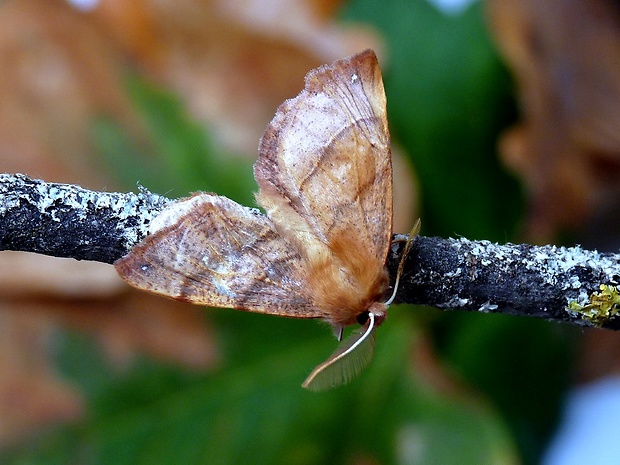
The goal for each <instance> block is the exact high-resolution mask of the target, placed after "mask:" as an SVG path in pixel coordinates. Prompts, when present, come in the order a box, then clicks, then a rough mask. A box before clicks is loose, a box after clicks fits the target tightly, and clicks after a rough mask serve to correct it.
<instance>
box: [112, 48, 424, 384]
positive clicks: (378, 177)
mask: <svg viewBox="0 0 620 465" xmlns="http://www.w3.org/2000/svg"><path fill="white" fill-rule="evenodd" d="M254 176H255V178H256V181H257V182H258V186H259V192H258V193H257V194H256V202H257V203H258V205H259V206H260V207H262V208H263V209H264V211H265V214H262V213H260V211H258V210H257V209H255V208H248V207H245V206H242V205H240V204H238V203H236V202H234V201H232V200H230V199H228V198H226V197H223V196H218V195H215V194H208V193H198V194H195V195H193V196H192V197H190V198H187V199H182V200H180V201H177V202H175V203H173V204H172V205H170V206H169V207H167V208H166V209H165V210H164V211H163V212H162V213H161V214H160V215H159V216H158V217H157V218H156V219H155V221H154V222H153V224H152V225H151V228H150V234H149V235H148V236H147V237H146V238H145V239H144V240H143V241H142V242H141V243H139V244H138V245H136V246H135V247H134V248H133V249H132V250H131V251H130V252H129V254H127V255H126V256H124V257H123V258H121V259H120V260H118V261H117V262H116V263H115V267H116V269H117V270H118V272H119V273H120V275H121V276H122V277H123V278H124V279H125V280H126V281H127V282H128V283H129V284H131V285H133V286H135V287H137V288H140V289H144V290H147V291H150V292H153V293H156V294H160V295H163V296H168V297H172V298H174V299H178V300H182V301H185V302H191V303H194V304H200V305H207V306H212V307H228V308H234V309H238V310H245V311H251V312H259V313H265V314H271V315H279V316H284V317H293V318H321V319H323V320H325V321H326V322H328V323H329V324H330V325H331V326H332V327H333V328H334V330H335V333H336V334H337V335H338V338H339V340H340V339H341V338H342V330H343V328H344V327H345V326H348V325H352V324H355V323H359V324H361V325H362V329H361V331H360V332H355V333H354V334H353V335H352V336H351V337H350V338H349V339H347V340H346V341H344V342H342V343H341V346H340V347H339V348H338V350H337V351H336V352H335V353H334V354H333V355H332V356H331V357H330V358H329V359H328V360H327V361H325V362H324V363H322V364H320V365H319V366H318V367H316V368H315V369H314V371H313V372H312V373H311V374H310V375H309V376H308V378H307V379H306V381H305V382H304V383H303V386H304V387H307V388H310V389H312V390H322V389H327V388H330V387H332V386H335V385H338V384H342V383H346V382H348V381H349V380H351V379H352V378H353V377H354V376H356V375H357V374H358V373H359V372H360V371H361V370H362V368H363V367H364V366H365V365H367V364H368V363H369V361H370V359H371V357H372V352H373V347H374V339H375V328H376V327H377V326H378V325H380V324H381V323H382V322H383V320H384V319H385V317H386V309H387V306H388V304H389V303H390V301H391V300H390V301H387V302H386V301H385V297H386V296H385V294H386V293H387V292H388V291H389V287H390V286H389V279H388V272H387V269H386V266H385V264H386V260H387V255H388V251H389V247H390V243H391V236H392V165H391V155H390V136H389V132H388V123H387V115H386V99H385V92H384V89H383V82H382V77H381V71H380V69H379V65H378V62H377V57H376V56H375V54H374V52H373V51H372V50H366V51H363V52H361V53H359V54H357V55H353V56H351V57H348V58H345V59H343V60H339V61H336V62H334V63H333V64H331V65H325V66H321V67H319V68H317V69H315V70H312V71H310V72H309V73H308V74H307V76H306V78H305V88H304V89H303V90H302V92H301V93H300V94H299V95H298V96H297V97H295V98H293V99H290V100H287V101H285V102H284V103H283V104H282V105H280V107H279V108H278V110H277V112H276V115H275V117H274V118H273V120H272V121H271V123H270V124H269V125H268V127H267V129H266V131H265V133H264V135H263V137H262V139H261V141H260V144H259V157H258V160H257V162H256V163H255V165H254ZM410 237H412V236H410ZM408 245H409V243H408ZM401 270H402V262H401Z"/></svg>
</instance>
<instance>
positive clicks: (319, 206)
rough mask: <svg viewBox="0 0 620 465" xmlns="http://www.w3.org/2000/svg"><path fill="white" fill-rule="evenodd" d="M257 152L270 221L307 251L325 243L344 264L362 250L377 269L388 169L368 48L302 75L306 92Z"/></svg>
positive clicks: (385, 233)
mask: <svg viewBox="0 0 620 465" xmlns="http://www.w3.org/2000/svg"><path fill="white" fill-rule="evenodd" d="M259 152H260V155H259V159H258V161H257V162H256V164H255V165H254V175H255V177H256V180H257V182H258V185H259V187H260V192H259V193H258V194H257V201H258V203H259V204H260V205H261V206H262V207H264V208H265V210H266V211H267V214H268V216H269V217H270V218H271V219H272V220H273V222H274V223H276V224H277V225H279V226H280V225H282V226H284V227H285V228H287V229H289V230H291V234H293V235H295V236H296V237H297V238H298V239H299V240H301V241H302V242H305V243H306V244H308V245H310V247H309V250H312V247H317V248H318V249H319V250H320V249H321V247H327V248H329V249H330V253H333V254H335V255H337V256H338V258H339V259H340V261H341V262H342V263H345V264H347V263H350V262H351V260H355V259H356V256H359V255H360V254H359V253H352V252H351V251H352V250H355V251H360V250H361V251H364V252H365V251H368V252H369V254H370V255H369V256H368V257H365V260H368V259H370V260H371V268H376V270H377V273H378V272H379V270H382V269H383V267H384V264H385V258H386V256H387V252H388V248H389V244H390V237H391V234H392V166H391V157H390V139H389V132H388V126H387V115H386V100H385V93H384V90H383V82H382V78H381V71H380V69H379V65H378V62H377V58H376V56H375V54H374V52H372V51H371V50H366V51H365V52H362V53H360V54H358V55H354V56H352V57H349V58H347V59H344V60H340V61H337V62H335V63H333V64H332V65H328V66H322V67H320V68H318V69H316V70H313V71H311V72H310V73H308V75H307V76H306V80H305V88H304V90H303V91H302V92H301V93H300V94H299V95H298V96H297V97H295V98H293V99H291V100H287V101H286V102H284V103H283V104H282V105H281V106H280V107H279V108H278V111H277V113H276V116H275V117H274V119H273V120H272V121H271V123H270V124H269V126H268V127H267V130H266V131H265V134H264V135H263V138H262V139H261V143H260V147H259ZM345 238H346V240H345ZM345 242H346V243H347V247H344V246H343V243H345ZM364 264H365V266H368V262H367V261H364ZM350 267H351V268H355V265H354V264H350Z"/></svg>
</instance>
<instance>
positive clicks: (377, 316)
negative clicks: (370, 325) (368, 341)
mask: <svg viewBox="0 0 620 465" xmlns="http://www.w3.org/2000/svg"><path fill="white" fill-rule="evenodd" d="M371 313H372V315H373V317H374V320H375V326H379V325H380V324H381V323H383V322H384V321H385V318H386V317H387V305H386V304H384V303H382V302H373V303H372V304H371V305H370V307H368V310H366V311H364V312H362V313H360V314H359V315H357V317H356V318H355V321H356V322H357V323H358V324H360V325H361V326H364V325H365V324H366V323H367V322H368V318H370V314H371Z"/></svg>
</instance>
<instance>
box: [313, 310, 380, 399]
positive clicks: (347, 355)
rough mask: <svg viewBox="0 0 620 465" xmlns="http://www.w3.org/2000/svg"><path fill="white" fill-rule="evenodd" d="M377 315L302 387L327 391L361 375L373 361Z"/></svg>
mask: <svg viewBox="0 0 620 465" xmlns="http://www.w3.org/2000/svg"><path fill="white" fill-rule="evenodd" d="M375 326H376V325H375V315H374V314H373V313H369V314H368V321H367V322H366V324H365V325H364V326H363V327H362V330H361V331H356V332H354V333H353V334H352V335H351V336H349V338H348V339H347V340H345V341H343V342H342V343H341V344H340V346H339V347H338V349H337V350H336V351H335V352H334V353H333V354H332V355H331V356H330V357H329V358H328V359H327V360H326V361H324V362H323V363H321V364H320V365H318V366H317V367H316V368H315V369H314V370H312V373H310V375H308V377H307V378H306V380H305V381H304V382H303V384H302V386H303V387H305V388H306V389H310V390H311V391H326V390H327V389H331V388H333V387H335V386H339V385H342V384H347V383H348V382H349V381H351V380H352V379H353V378H355V377H356V376H357V375H359V374H360V373H361V371H362V370H363V369H364V368H366V366H367V365H368V364H369V363H370V361H371V360H372V354H373V352H374V348H375Z"/></svg>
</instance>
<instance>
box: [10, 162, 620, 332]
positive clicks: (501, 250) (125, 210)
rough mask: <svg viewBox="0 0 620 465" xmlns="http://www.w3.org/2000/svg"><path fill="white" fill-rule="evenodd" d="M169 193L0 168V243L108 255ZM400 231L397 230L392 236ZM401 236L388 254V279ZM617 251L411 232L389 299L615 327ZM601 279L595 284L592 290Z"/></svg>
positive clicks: (125, 247) (115, 253)
mask: <svg viewBox="0 0 620 465" xmlns="http://www.w3.org/2000/svg"><path fill="white" fill-rule="evenodd" d="M169 202H171V200H169V199H166V198H164V197H161V196H159V195H156V194H152V193H150V192H148V191H147V190H146V189H141V190H140V192H139V193H138V194H132V193H127V194H122V193H105V192H95V191H90V190H86V189H82V188H81V187H78V186H73V185H68V184H56V183H46V182H44V181H40V180H34V179H31V178H29V177H27V176H24V175H8V174H3V175H0V250H21V251H28V252H35V253H40V254H45V255H52V256H56V257H71V258H75V259H77V260H93V261H99V262H104V263H113V262H114V261H115V260H117V259H119V258H120V257H122V256H123V255H125V254H126V253H127V252H128V251H129V250H130V249H131V247H133V246H134V245H135V244H137V243H138V242H140V241H141V240H142V239H144V237H146V235H147V233H148V227H149V224H150V222H151V221H152V220H153V218H155V217H156V216H157V215H158V214H159V212H161V211H162V210H163V208H164V207H165V206H166V205H167V204H168V203H169ZM400 239H402V236H401V237H400ZM403 248H404V242H403V241H402V240H401V241H395V242H394V243H393V246H392V250H391V252H390V256H389V257H388V268H389V270H390V275H391V276H392V279H393V278H394V276H395V274H396V270H397V268H398V263H399V260H400V255H401V252H402V250H403ZM619 282H620V254H609V253H607V254H605V253H599V252H596V251H588V250H583V249H581V248H580V247H571V248H564V247H555V246H542V247H538V246H533V245H527V244H521V245H515V244H505V245H498V244H493V243H490V242H488V241H470V240H467V239H462V238H461V239H441V238H436V237H418V238H416V240H415V242H414V244H413V247H412V249H411V251H410V253H409V255H408V257H407V258H406V262H405V268H404V272H403V276H402V278H401V281H400V286H399V290H398V294H397V298H396V302H400V303H413V304H420V305H426V306H430V307H436V308H440V309H455V310H467V311H479V312H485V313H488V312H491V313H506V314H512V315H523V316H535V317H540V318H544V319H547V320H554V321H564V322H569V323H572V324H578V325H582V326H600V327H603V328H609V329H619V328H620V317H616V316H615V314H616V312H618V311H620V295H619V294H618V293H617V292H616V290H615V288H613V287H610V286H615V285H617V284H618V283H619ZM601 285H603V288H602V289H601Z"/></svg>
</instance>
